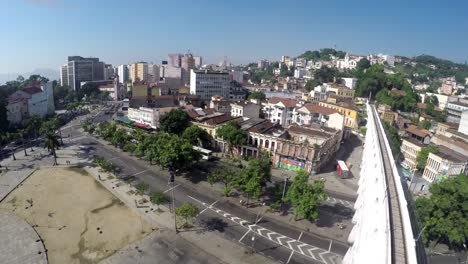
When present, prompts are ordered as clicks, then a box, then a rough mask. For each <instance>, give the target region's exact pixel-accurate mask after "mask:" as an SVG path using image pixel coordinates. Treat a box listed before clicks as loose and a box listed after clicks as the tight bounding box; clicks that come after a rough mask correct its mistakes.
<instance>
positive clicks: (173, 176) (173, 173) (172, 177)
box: [169, 168, 179, 234]
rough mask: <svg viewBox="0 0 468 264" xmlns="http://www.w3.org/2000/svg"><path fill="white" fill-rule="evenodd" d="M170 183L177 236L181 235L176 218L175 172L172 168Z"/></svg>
mask: <svg viewBox="0 0 468 264" xmlns="http://www.w3.org/2000/svg"><path fill="white" fill-rule="evenodd" d="M169 182H170V183H171V196H172V211H173V212H174V229H175V232H176V234H177V233H179V230H177V218H176V208H175V198H174V184H175V172H174V170H173V169H172V168H170V169H169Z"/></svg>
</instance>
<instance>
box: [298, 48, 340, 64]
mask: <svg viewBox="0 0 468 264" xmlns="http://www.w3.org/2000/svg"><path fill="white" fill-rule="evenodd" d="M345 55H346V52H344V51H341V50H335V49H331V48H325V49H320V50H314V51H310V50H308V51H306V52H304V53H302V54H301V55H299V56H298V58H305V59H306V60H312V61H319V60H324V61H330V60H331V56H335V57H337V58H339V59H343V58H344V57H345Z"/></svg>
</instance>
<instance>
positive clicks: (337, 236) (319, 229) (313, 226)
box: [95, 138, 352, 243]
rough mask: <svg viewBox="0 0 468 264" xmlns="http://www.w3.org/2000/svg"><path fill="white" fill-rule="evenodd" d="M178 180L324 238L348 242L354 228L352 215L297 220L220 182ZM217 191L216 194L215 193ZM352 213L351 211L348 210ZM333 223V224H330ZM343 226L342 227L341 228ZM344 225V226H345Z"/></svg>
mask: <svg viewBox="0 0 468 264" xmlns="http://www.w3.org/2000/svg"><path fill="white" fill-rule="evenodd" d="M95 139H96V140H97V141H99V142H100V143H102V144H104V145H107V146H108V147H110V148H112V149H113V150H115V151H118V152H121V153H123V151H122V150H121V149H119V148H115V147H114V146H112V145H110V144H109V143H108V142H107V141H105V140H103V139H101V138H95ZM130 157H131V158H132V159H134V160H135V161H138V162H142V163H145V166H146V167H147V168H148V169H149V170H151V171H154V172H157V173H162V174H167V175H169V174H168V172H167V171H165V170H162V169H161V168H159V167H158V166H155V165H152V166H149V165H148V164H147V162H145V161H143V160H141V159H139V158H137V157H135V156H130ZM274 170H275V171H279V170H278V169H274ZM284 172H285V174H288V175H291V176H292V175H295V172H292V171H284ZM176 182H178V183H181V184H183V185H184V186H185V187H186V188H190V189H192V190H194V191H197V192H203V193H204V194H205V195H208V196H210V197H211V198H213V199H214V200H220V199H221V200H223V201H229V202H230V203H231V204H233V205H235V206H237V207H242V208H243V209H247V210H249V211H250V212H252V213H254V214H257V213H259V211H260V212H261V214H263V215H265V216H266V217H269V218H272V219H274V220H275V221H279V222H283V223H285V224H287V225H289V226H291V227H293V228H295V229H297V230H299V231H305V232H311V233H313V234H316V235H319V236H322V237H324V238H329V239H334V240H338V241H341V242H343V243H347V237H348V236H349V233H350V232H351V228H352V223H351V218H352V215H350V216H349V217H340V216H337V215H334V214H325V213H323V214H321V217H322V218H321V219H320V218H319V219H317V221H316V223H312V222H310V221H308V220H299V221H295V220H294V215H293V214H292V213H290V214H288V215H285V216H282V215H279V213H271V212H266V211H267V209H268V208H269V206H257V207H255V208H246V207H245V206H243V205H240V204H239V199H243V200H246V198H240V197H236V198H234V197H224V196H223V192H222V186H221V185H219V184H215V185H213V186H211V185H210V184H209V183H208V182H206V181H200V182H198V183H196V184H195V183H192V182H191V181H190V180H189V179H187V178H185V177H180V176H179V177H177V178H176ZM214 193H216V194H217V195H216V194H214ZM334 209H336V210H346V212H348V211H349V210H351V209H346V208H343V207H342V206H340V205H337V206H336V207H334ZM348 213H349V214H351V211H349V212H348ZM330 223H332V224H330ZM340 226H341V228H342V229H341V228H340ZM343 227H344V228H343Z"/></svg>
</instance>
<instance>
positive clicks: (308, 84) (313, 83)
mask: <svg viewBox="0 0 468 264" xmlns="http://www.w3.org/2000/svg"><path fill="white" fill-rule="evenodd" d="M318 85H320V83H319V81H318V80H316V79H313V80H307V82H306V84H305V85H304V89H305V90H306V91H308V92H310V91H312V90H313V89H314V88H315V87H316V86H318Z"/></svg>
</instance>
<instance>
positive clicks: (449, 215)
mask: <svg viewBox="0 0 468 264" xmlns="http://www.w3.org/2000/svg"><path fill="white" fill-rule="evenodd" d="M467 190H468V177H467V175H459V176H456V177H450V178H448V179H445V180H442V181H440V182H435V183H433V184H432V186H431V187H430V189H429V191H430V193H431V195H430V196H429V197H419V198H418V199H417V200H416V210H417V212H418V215H419V218H420V219H421V222H422V227H424V231H423V233H422V237H423V239H424V241H426V243H428V242H429V241H435V242H436V243H440V242H442V243H445V244H447V245H449V246H450V247H455V249H457V248H458V249H463V247H462V246H463V243H464V244H466V243H467V242H468V240H467V238H468V206H467V201H468V191H467Z"/></svg>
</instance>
